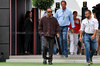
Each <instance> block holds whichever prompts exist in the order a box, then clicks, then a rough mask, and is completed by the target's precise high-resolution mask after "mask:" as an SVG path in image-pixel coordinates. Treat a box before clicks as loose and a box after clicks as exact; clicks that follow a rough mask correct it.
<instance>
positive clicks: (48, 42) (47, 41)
mask: <svg viewBox="0 0 100 66" xmlns="http://www.w3.org/2000/svg"><path fill="white" fill-rule="evenodd" d="M42 40H43V58H44V59H49V61H52V59H53V58H52V56H53V46H54V39H53V38H49V37H45V36H42ZM48 46H49V58H47V48H48Z"/></svg>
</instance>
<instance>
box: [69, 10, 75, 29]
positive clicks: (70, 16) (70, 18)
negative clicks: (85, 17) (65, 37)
mask: <svg viewBox="0 0 100 66" xmlns="http://www.w3.org/2000/svg"><path fill="white" fill-rule="evenodd" d="M69 20H70V22H71V26H72V28H73V29H74V27H75V25H74V20H73V15H72V13H71V12H70V15H69Z"/></svg>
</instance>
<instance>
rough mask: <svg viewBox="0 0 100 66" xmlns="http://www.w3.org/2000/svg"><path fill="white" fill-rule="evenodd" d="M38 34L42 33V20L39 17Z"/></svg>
mask: <svg viewBox="0 0 100 66" xmlns="http://www.w3.org/2000/svg"><path fill="white" fill-rule="evenodd" d="M38 30H39V34H40V35H41V36H42V35H43V21H42V19H40V21H39V26H38Z"/></svg>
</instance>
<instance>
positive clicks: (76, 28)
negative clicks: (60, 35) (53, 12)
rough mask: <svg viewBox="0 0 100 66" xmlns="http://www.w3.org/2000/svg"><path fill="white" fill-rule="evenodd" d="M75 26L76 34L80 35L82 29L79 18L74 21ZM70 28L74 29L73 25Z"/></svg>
mask: <svg viewBox="0 0 100 66" xmlns="http://www.w3.org/2000/svg"><path fill="white" fill-rule="evenodd" d="M74 24H75V27H74V31H75V32H74V33H79V30H80V27H81V25H80V19H78V18H76V19H74ZM69 28H70V29H72V27H71V24H70V25H69Z"/></svg>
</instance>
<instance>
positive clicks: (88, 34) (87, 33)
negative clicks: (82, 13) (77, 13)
mask: <svg viewBox="0 0 100 66" xmlns="http://www.w3.org/2000/svg"><path fill="white" fill-rule="evenodd" d="M85 34H88V35H93V34H89V33H85Z"/></svg>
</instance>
